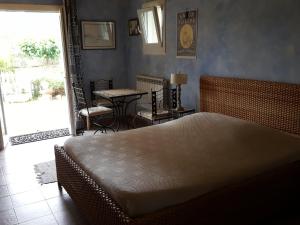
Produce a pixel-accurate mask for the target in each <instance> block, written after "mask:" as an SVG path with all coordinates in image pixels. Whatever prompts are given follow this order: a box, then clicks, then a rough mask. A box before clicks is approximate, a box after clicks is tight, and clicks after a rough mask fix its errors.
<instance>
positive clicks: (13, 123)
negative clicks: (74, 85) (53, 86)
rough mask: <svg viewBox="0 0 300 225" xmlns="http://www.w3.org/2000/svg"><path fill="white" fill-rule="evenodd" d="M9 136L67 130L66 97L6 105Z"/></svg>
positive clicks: (45, 98) (44, 98) (46, 97)
mask: <svg viewBox="0 0 300 225" xmlns="http://www.w3.org/2000/svg"><path fill="white" fill-rule="evenodd" d="M4 108H5V116H6V121H7V131H8V135H9V136H15V135H21V134H29V133H35V132H39V131H47V130H52V129H53V130H54V129H60V128H67V127H68V126H69V119H68V109H67V108H68V107H67V100H66V97H65V96H62V97H61V96H57V97H56V98H54V99H50V98H49V97H48V96H43V97H41V98H39V99H38V100H35V101H29V102H21V103H5V105H4Z"/></svg>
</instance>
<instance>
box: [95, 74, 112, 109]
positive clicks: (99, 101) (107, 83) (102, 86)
mask: <svg viewBox="0 0 300 225" xmlns="http://www.w3.org/2000/svg"><path fill="white" fill-rule="evenodd" d="M111 89H113V81H112V80H105V79H98V80H93V81H90V90H91V100H92V106H105V107H108V108H112V107H113V104H112V103H111V102H110V101H109V100H107V99H105V98H102V97H100V96H96V95H95V94H94V91H102V90H111Z"/></svg>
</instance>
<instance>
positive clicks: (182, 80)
mask: <svg viewBox="0 0 300 225" xmlns="http://www.w3.org/2000/svg"><path fill="white" fill-rule="evenodd" d="M186 83H187V75H186V74H181V73H178V74H176V73H172V74H171V84H175V85H176V88H177V108H176V110H177V111H183V110H184V108H183V107H182V106H181V85H182V84H186Z"/></svg>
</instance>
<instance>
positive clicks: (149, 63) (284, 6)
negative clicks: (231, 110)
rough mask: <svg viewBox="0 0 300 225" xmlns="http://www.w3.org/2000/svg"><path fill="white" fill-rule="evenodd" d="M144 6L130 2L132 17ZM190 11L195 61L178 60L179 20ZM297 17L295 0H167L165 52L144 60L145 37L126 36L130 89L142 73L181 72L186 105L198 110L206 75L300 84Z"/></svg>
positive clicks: (299, 9)
mask: <svg viewBox="0 0 300 225" xmlns="http://www.w3.org/2000/svg"><path fill="white" fill-rule="evenodd" d="M142 3H143V1H142V0H131V1H130V2H129V4H130V5H129V11H128V18H132V17H137V13H136V9H137V8H139V7H141V5H142ZM186 9H198V17H199V18H198V40H197V41H198V48H197V59H196V60H191V59H177V58H176V15H177V13H178V12H182V11H185V10H186ZM299 12H300V1H296V0H251V1H245V0H184V1H183V0H167V15H166V16H167V18H166V23H167V24H166V39H167V42H166V43H167V53H166V55H165V56H146V55H143V53H142V39H141V37H128V48H127V53H126V54H127V56H128V57H129V58H128V60H127V64H128V79H129V84H130V85H132V86H133V85H134V80H135V76H136V75H137V74H140V73H144V74H152V75H160V76H163V77H166V78H169V76H170V73H172V72H180V71H181V72H184V73H187V74H188V75H189V80H188V84H187V85H184V86H183V100H182V102H183V104H184V105H187V106H196V107H198V104H199V77H200V75H202V74H212V75H219V76H232V77H241V78H251V79H260V80H273V81H283V82H290V83H300V13H299Z"/></svg>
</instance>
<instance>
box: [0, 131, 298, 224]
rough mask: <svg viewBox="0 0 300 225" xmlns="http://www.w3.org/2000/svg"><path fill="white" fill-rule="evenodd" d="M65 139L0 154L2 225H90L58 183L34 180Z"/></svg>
mask: <svg viewBox="0 0 300 225" xmlns="http://www.w3.org/2000/svg"><path fill="white" fill-rule="evenodd" d="M65 139H66V137H64V138H58V139H52V140H47V141H40V142H34V143H29V144H23V145H17V146H8V147H7V148H6V149H5V150H4V151H0V225H12V224H22V225H88V223H87V221H86V219H84V216H83V215H82V214H81V213H80V212H79V210H78V209H77V208H76V206H75V205H74V203H73V201H72V199H71V198H70V197H69V196H68V194H67V193H66V192H65V191H63V193H60V192H59V191H58V188H57V184H56V183H53V184H46V185H43V186H41V185H40V184H38V182H37V180H36V177H35V173H34V169H33V165H34V164H37V163H40V162H45V161H49V160H52V159H54V150H53V146H54V145H55V144H58V145H62V144H63V142H64V141H65ZM299 214H300V213H299ZM266 224H269V225H300V216H299V215H298V214H297V213H296V216H295V214H293V216H287V217H286V216H284V217H283V218H278V219H275V218H274V220H272V221H266V222H263V223H261V224H259V225H266ZM104 225H105V224H104Z"/></svg>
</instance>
